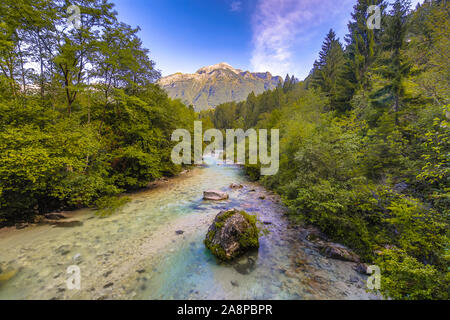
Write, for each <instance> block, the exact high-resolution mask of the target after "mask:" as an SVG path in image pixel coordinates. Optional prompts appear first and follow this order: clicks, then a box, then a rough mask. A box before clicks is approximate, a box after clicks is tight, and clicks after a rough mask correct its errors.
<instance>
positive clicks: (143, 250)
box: [0, 157, 376, 300]
mask: <svg viewBox="0 0 450 320" xmlns="http://www.w3.org/2000/svg"><path fill="white" fill-rule="evenodd" d="M206 160H207V165H205V166H203V167H198V168H195V169H193V170H191V171H190V172H188V173H186V174H183V175H182V176H179V177H176V178H173V179H170V180H169V181H167V182H165V183H162V184H160V185H159V186H158V187H157V188H154V189H151V190H146V191H142V192H138V193H135V194H133V195H131V196H130V197H131V201H130V202H129V203H127V204H126V205H124V206H123V207H122V208H120V209H119V210H118V211H117V212H116V213H114V214H113V215H111V216H108V217H101V216H99V215H97V214H96V212H95V211H94V210H89V209H85V210H79V211H76V212H72V213H70V216H71V219H72V220H74V221H76V223H74V224H68V225H66V226H55V225H53V226H51V225H36V226H32V227H29V228H26V229H24V230H15V229H14V230H0V267H1V269H2V271H3V273H4V274H5V273H8V272H9V274H14V276H11V277H10V278H8V279H7V280H5V279H4V280H1V279H0V299H2V300H4V299H193V300H196V299H226V300H227V299H249V300H253V299H299V300H300V299H375V298H376V296H374V295H372V294H370V293H367V292H366V284H365V283H366V276H363V275H360V274H358V273H357V272H356V271H354V270H353V268H352V267H353V266H354V263H351V262H344V261H339V260H333V259H328V258H326V257H323V256H322V255H321V254H320V253H319V251H318V250H317V249H315V247H314V246H313V244H311V243H309V242H308V241H306V240H305V239H304V237H303V236H302V234H303V233H302V231H303V230H302V229H301V228H300V227H298V226H295V225H292V224H291V223H290V222H289V220H288V218H287V217H286V215H285V213H286V208H285V207H284V206H283V204H282V203H281V201H280V199H279V198H278V197H277V195H275V194H273V193H272V192H270V191H267V190H265V189H264V188H263V187H261V186H260V185H258V184H255V183H251V182H249V181H248V180H247V179H246V177H245V176H244V175H243V172H242V169H240V168H239V167H238V166H233V165H227V164H224V163H221V162H218V161H217V160H216V159H215V158H213V157H211V158H208V159H206ZM232 183H235V184H242V185H243V186H244V187H243V188H242V189H235V190H233V189H230V187H229V186H230V184H232ZM209 189H216V190H221V191H226V192H227V193H229V195H230V199H229V200H226V201H221V202H209V201H203V199H202V196H203V191H205V190H209ZM230 208H237V209H241V210H245V211H247V212H248V213H251V214H255V215H257V217H258V220H259V221H260V222H261V224H260V225H261V227H263V228H265V229H266V232H264V233H262V234H261V238H260V248H259V250H256V251H253V252H249V253H248V254H246V255H244V256H243V257H241V258H238V259H236V260H235V261H234V262H232V263H223V262H220V261H218V260H217V259H216V258H215V257H214V256H212V255H211V254H210V253H209V252H208V251H207V250H206V249H205V246H204V244H203V240H204V237H205V234H206V232H207V230H208V227H209V225H210V224H211V223H212V221H213V220H214V217H215V216H216V215H217V214H218V213H219V212H220V211H221V210H226V209H230ZM73 265H75V266H78V267H79V268H80V271H81V274H80V275H81V289H80V290H69V289H68V287H67V284H66V280H67V279H68V278H69V276H70V275H69V274H67V268H68V267H69V266H73Z"/></svg>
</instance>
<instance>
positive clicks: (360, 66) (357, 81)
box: [345, 0, 386, 94]
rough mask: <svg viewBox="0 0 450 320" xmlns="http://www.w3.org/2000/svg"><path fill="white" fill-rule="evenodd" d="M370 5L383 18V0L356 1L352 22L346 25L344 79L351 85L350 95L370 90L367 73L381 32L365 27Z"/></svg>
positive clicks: (373, 59)
mask: <svg viewBox="0 0 450 320" xmlns="http://www.w3.org/2000/svg"><path fill="white" fill-rule="evenodd" d="M372 5H375V6H378V7H379V8H380V13H381V15H382V16H383V12H384V9H385V8H386V4H385V3H384V1H383V0H358V2H357V4H356V5H355V6H354V7H353V10H354V11H353V13H352V21H350V22H349V24H348V31H349V33H348V34H347V36H346V37H345V41H346V43H347V48H346V54H347V56H348V64H347V66H346V69H347V70H346V77H347V78H348V79H350V80H351V83H353V88H350V89H351V90H350V93H352V92H355V91H358V90H363V94H364V91H365V90H367V89H369V88H370V79H369V74H368V73H369V70H370V67H371V65H372V63H373V62H374V61H375V58H376V52H377V45H378V43H379V37H380V34H381V30H376V29H369V28H368V26H367V21H368V20H369V17H370V16H371V14H369V11H368V10H369V7H370V6H372ZM372 14H373V13H372ZM382 22H383V21H382ZM382 25H383V24H382ZM348 84H349V83H348Z"/></svg>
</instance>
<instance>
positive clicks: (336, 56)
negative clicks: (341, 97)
mask: <svg viewBox="0 0 450 320" xmlns="http://www.w3.org/2000/svg"><path fill="white" fill-rule="evenodd" d="M344 62H345V59H344V50H343V48H342V45H341V43H340V42H339V39H336V34H335V33H334V31H333V30H330V31H329V32H328V34H327V36H326V38H325V40H324V43H323V45H322V50H321V51H320V53H319V60H318V61H316V63H315V64H314V73H313V76H312V86H313V87H316V88H320V89H321V91H322V92H323V93H325V94H326V95H327V96H328V97H329V99H330V106H331V108H333V109H336V97H337V91H338V90H337V84H338V81H339V78H340V73H341V69H342V66H343V64H344Z"/></svg>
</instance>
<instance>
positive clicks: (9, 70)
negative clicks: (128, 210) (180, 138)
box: [0, 0, 197, 224]
mask: <svg viewBox="0 0 450 320" xmlns="http://www.w3.org/2000/svg"><path fill="white" fill-rule="evenodd" d="M72 4H75V5H77V6H79V7H80V9H81V13H82V14H83V19H82V25H81V28H80V29H76V28H71V27H70V28H66V26H67V19H66V18H67V17H66V13H65V12H66V9H67V8H66V6H67V3H65V2H54V1H40V0H38V1H31V2H30V1H19V2H14V1H6V2H2V3H1V4H0V21H2V23H1V24H0V70H1V72H2V73H1V75H0V220H1V221H2V222H3V223H5V224H10V223H15V222H18V221H21V220H23V219H31V218H33V216H34V215H36V214H42V213H46V212H49V211H52V210H56V209H72V208H80V207H85V206H99V207H101V208H102V210H101V212H104V211H105V212H106V211H108V212H110V211H111V210H112V211H114V210H113V209H112V208H115V207H116V205H115V204H114V203H115V201H114V200H113V196H115V195H118V194H120V193H122V192H124V191H127V190H134V189H136V188H141V187H145V186H147V184H148V183H149V182H150V181H152V180H154V179H157V178H160V177H162V176H172V175H175V174H177V173H178V172H180V170H181V168H180V166H177V165H174V164H173V163H172V162H171V161H170V153H171V150H172V147H173V145H174V143H173V142H172V141H171V134H172V132H173V131H174V130H175V129H177V128H186V129H190V130H192V126H193V121H194V120H195V119H196V117H197V116H196V114H195V113H194V111H193V110H192V109H189V108H188V107H186V106H184V105H183V104H181V103H180V102H178V101H172V100H170V99H169V98H168V97H167V94H166V93H165V92H164V91H163V90H162V89H161V88H159V87H158V86H157V85H155V84H154V82H155V80H157V79H158V77H159V72H158V71H157V70H155V69H154V62H153V61H151V60H150V59H149V56H148V53H149V51H148V50H147V49H145V48H143V47H142V42H141V40H140V39H139V38H138V36H137V32H138V31H139V30H138V29H133V28H131V27H130V26H127V25H126V24H123V23H120V22H119V21H117V18H116V13H115V12H114V11H113V10H112V7H113V5H112V4H111V3H109V2H107V1H103V0H79V1H75V2H74V3H72ZM3 21H5V22H6V23H3ZM31 62H33V63H37V65H38V67H37V68H36V69H30V70H26V68H24V65H25V64H27V63H31ZM91 79H95V84H92V83H91V82H93V81H91ZM99 199H101V200H99ZM99 201H100V202H105V203H110V204H111V205H108V206H105V205H104V204H100V202H99Z"/></svg>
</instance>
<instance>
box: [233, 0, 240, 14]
mask: <svg viewBox="0 0 450 320" xmlns="http://www.w3.org/2000/svg"><path fill="white" fill-rule="evenodd" d="M241 8H242V2H241V1H233V2H232V3H231V11H233V12H237V11H241Z"/></svg>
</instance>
